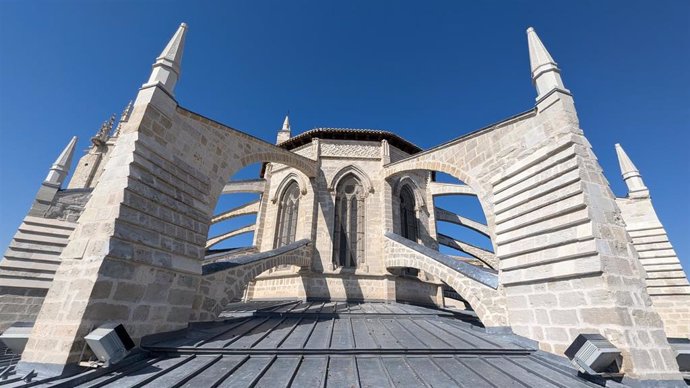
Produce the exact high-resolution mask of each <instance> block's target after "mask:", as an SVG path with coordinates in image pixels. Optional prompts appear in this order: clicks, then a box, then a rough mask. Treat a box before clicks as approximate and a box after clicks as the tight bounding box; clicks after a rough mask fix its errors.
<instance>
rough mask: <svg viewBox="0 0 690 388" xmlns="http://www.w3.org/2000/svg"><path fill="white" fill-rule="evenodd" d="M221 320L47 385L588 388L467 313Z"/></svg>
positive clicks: (320, 306)
mask: <svg viewBox="0 0 690 388" xmlns="http://www.w3.org/2000/svg"><path fill="white" fill-rule="evenodd" d="M222 318H225V319H224V320H222V321H217V322H207V323H199V324H191V325H190V327H189V328H188V329H186V330H180V331H176V332H171V333H167V334H163V335H155V336H149V337H145V338H144V339H143V340H142V347H143V348H144V349H145V350H146V351H147V352H148V353H138V354H134V355H131V356H130V357H128V358H127V359H125V360H123V361H122V362H120V363H118V364H116V365H114V366H112V367H109V368H104V369H92V370H89V371H87V372H82V373H80V374H77V375H73V376H69V377H65V378H61V379H57V380H52V381H50V384H63V385H64V386H70V387H74V386H93V385H97V386H108V387H110V386H112V387H121V386H144V385H145V386H152V387H153V386H155V387H172V386H175V387H182V386H184V387H211V386H213V387H216V386H219V387H250V386H262V387H289V386H293V387H357V386H360V387H415V388H416V387H420V386H443V387H451V386H452V387H454V386H462V387H472V388H481V387H497V386H498V387H507V386H527V387H540V388H541V387H565V386H567V387H596V385H594V384H592V383H589V382H587V381H585V380H582V379H580V378H578V377H577V376H576V371H575V370H574V369H573V368H572V367H571V366H570V365H569V364H568V362H567V361H565V360H564V359H563V358H561V357H557V356H553V355H546V354H545V353H543V352H540V351H537V350H535V349H534V348H532V347H530V346H529V343H527V344H526V343H522V344H521V343H520V342H519V341H518V340H517V339H519V337H517V336H511V335H497V334H489V333H487V332H486V331H485V330H483V329H482V328H481V327H480V326H478V325H476V324H473V323H472V317H463V316H462V315H459V314H457V313H454V312H451V311H448V310H438V309H432V308H424V307H418V306H412V305H405V304H397V303H390V304H385V303H361V304H359V303H345V302H300V301H292V302H290V301H272V302H253V303H248V304H247V303H239V304H234V305H231V306H230V309H229V310H227V311H225V312H224V314H222V315H221V319H222ZM460 318H469V321H467V320H463V319H460ZM47 382H48V381H46V383H47ZM63 385H60V386H63ZM39 386H41V385H39Z"/></svg>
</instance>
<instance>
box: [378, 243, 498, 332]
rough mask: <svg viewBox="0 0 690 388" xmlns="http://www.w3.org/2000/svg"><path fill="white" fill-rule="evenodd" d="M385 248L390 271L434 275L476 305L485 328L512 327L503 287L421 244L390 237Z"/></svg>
mask: <svg viewBox="0 0 690 388" xmlns="http://www.w3.org/2000/svg"><path fill="white" fill-rule="evenodd" d="M412 247H416V249H415V248H412ZM384 249H385V260H384V263H385V266H386V268H387V269H389V270H391V269H402V268H414V269H417V270H418V271H423V272H426V273H428V274H431V275H433V276H435V277H436V278H438V279H439V280H441V281H443V282H444V283H446V284H447V285H448V286H450V287H452V288H453V289H454V290H455V291H457V293H458V294H460V295H461V296H462V297H463V298H464V299H465V300H466V301H467V302H468V303H469V304H470V305H471V306H472V308H473V309H474V311H475V312H476V313H477V316H478V317H479V319H480V320H481V321H482V323H483V324H484V325H485V326H507V325H508V313H507V311H506V306H505V297H504V295H503V291H502V289H501V288H498V289H494V288H492V287H489V286H488V285H485V284H482V283H480V282H478V281H477V280H475V279H471V278H470V277H468V276H466V275H464V274H463V273H461V272H459V271H456V270H454V269H452V268H450V267H448V266H447V265H444V264H443V263H441V262H439V261H437V260H435V259H434V258H433V257H431V255H440V254H439V253H437V252H435V253H431V252H428V253H429V254H425V253H424V252H422V251H424V250H428V248H424V247H422V246H419V245H418V244H414V243H401V242H399V241H395V237H394V236H387V237H386V238H385V242H384ZM468 265H469V264H468ZM480 275H481V273H480Z"/></svg>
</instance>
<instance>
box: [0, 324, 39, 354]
mask: <svg viewBox="0 0 690 388" xmlns="http://www.w3.org/2000/svg"><path fill="white" fill-rule="evenodd" d="M33 328H34V323H33V322H15V323H13V324H12V326H10V327H8V328H7V329H6V330H5V331H4V332H3V333H2V335H0V340H2V342H3V343H4V344H5V346H7V347H8V348H10V350H12V352H13V353H14V354H22V352H23V351H24V348H25V347H26V343H27V342H28V341H29V335H31V330H33Z"/></svg>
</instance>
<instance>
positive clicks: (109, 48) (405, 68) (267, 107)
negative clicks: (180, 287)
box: [0, 0, 690, 269]
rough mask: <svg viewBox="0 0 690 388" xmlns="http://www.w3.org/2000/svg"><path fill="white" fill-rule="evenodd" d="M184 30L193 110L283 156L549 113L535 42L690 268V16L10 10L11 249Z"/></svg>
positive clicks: (660, 10) (308, 6) (1, 91)
mask: <svg viewBox="0 0 690 388" xmlns="http://www.w3.org/2000/svg"><path fill="white" fill-rule="evenodd" d="M182 21H185V22H187V23H188V24H189V33H188V36H187V44H186V48H185V54H184V59H183V64H182V76H181V80H180V82H179V84H178V86H177V89H176V95H177V98H178V101H179V102H180V104H181V105H183V106H184V107H186V108H189V109H191V110H193V111H196V112H199V113H201V114H204V115H206V116H208V117H211V118H214V119H216V120H218V121H220V122H223V123H226V124H228V125H230V126H233V127H235V128H238V129H241V130H244V131H246V132H248V133H251V134H253V135H256V136H259V137H262V138H264V139H266V140H268V141H274V139H275V131H276V130H277V129H278V128H279V127H280V124H281V122H282V119H283V115H284V114H285V112H286V111H287V110H290V112H291V118H292V123H293V131H295V132H302V131H304V130H307V129H310V128H312V127H318V126H331V127H354V128H377V129H387V130H391V131H394V132H396V133H398V134H400V135H401V136H403V137H405V138H407V139H409V140H411V141H412V142H414V143H416V144H418V145H420V146H421V147H423V148H428V147H431V146H434V145H436V144H438V143H441V142H443V141H445V140H448V139H451V138H455V137H457V136H460V135H462V134H464V133H467V132H470V131H472V130H475V129H478V128H481V127H483V126H485V125H487V124H490V123H493V122H496V121H499V120H502V119H503V118H505V117H507V116H510V115H513V114H515V113H518V112H522V111H524V110H527V109H530V108H532V107H533V104H534V97H535V95H536V92H535V90H534V88H533V87H532V85H531V82H530V72H529V59H528V52H527V42H526V36H525V29H526V28H527V27H528V26H534V27H535V28H536V30H537V32H538V33H539V35H540V36H541V38H542V40H543V41H544V43H545V44H546V46H547V48H548V49H549V50H550V52H551V54H552V55H553V56H554V58H555V59H556V61H557V62H558V63H559V65H560V67H561V69H562V75H563V79H564V81H565V84H566V86H567V87H568V88H569V89H570V90H571V91H572V92H573V93H574V95H575V102H576V106H577V109H578V113H579V116H580V120H581V126H582V128H583V129H584V131H585V133H586V135H587V137H588V138H589V140H590V142H591V143H592V145H593V147H594V151H595V153H596V155H597V156H598V158H599V161H600V163H601V165H602V167H603V168H604V171H605V174H606V176H607V178H608V179H609V181H610V183H611V186H612V188H613V190H614V192H615V193H616V194H617V195H623V194H624V193H625V190H624V184H623V182H622V179H621V178H620V175H619V170H618V165H617V161H616V156H615V151H614V148H613V144H614V143H616V142H620V143H622V145H623V146H624V148H625V149H626V151H627V152H628V154H629V155H630V157H631V158H632V159H633V161H634V162H635V163H636V165H637V167H638V168H639V169H640V171H641V172H642V176H643V178H644V180H645V182H646V183H647V185H648V186H649V187H650V189H651V192H652V197H653V200H654V204H655V206H656V208H657V211H658V213H659V216H660V217H661V220H662V221H663V222H664V224H665V226H666V229H667V230H668V232H669V234H670V236H671V241H672V243H673V244H674V245H675V248H676V250H677V251H678V254H679V256H680V257H681V260H682V261H683V262H684V266H685V268H686V269H687V268H690V241H689V240H690V239H689V238H688V237H690V234H689V233H688V230H689V227H690V221H689V218H690V204H689V202H688V201H687V199H688V198H690V183H689V178H690V156H689V153H688V150H687V147H688V146H690V141H689V140H690V135H689V134H688V132H689V131H690V75H689V70H688V63H690V2H688V1H685V0H677V1H645V2H640V1H578V2H565V1H552V0H551V1H534V0H532V1H504V2H498V1H488V2H479V1H472V2H470V1H463V2H460V1H447V2H442V1H438V2H426V3H424V4H422V2H414V3H413V2H403V1H347V2H345V1H339V2H335V1H332V2H317V1H310V2H307V1H241V2H240V1H235V2H222V3H221V2H217V3H215V2H208V1H197V2H188V3H175V2H169V1H144V2H133V1H131V2H130V1H99V2H92V1H78V2H70V1H60V2H58V1H51V2H37V1H7V0H5V1H2V2H0V162H1V163H0V250H2V249H4V248H5V247H6V246H7V244H8V243H9V240H10V239H11V236H12V234H13V233H14V231H15V229H16V227H17V226H18V225H19V223H20V221H21V219H22V217H23V216H24V215H25V214H26V211H27V210H28V208H29V206H30V204H31V201H32V200H33V197H34V195H35V193H36V190H37V189H38V187H39V184H40V182H41V180H42V179H43V178H44V176H45V174H46V172H47V170H48V168H49V166H50V164H51V163H52V161H53V160H54V159H55V157H56V156H57V154H58V153H59V152H60V150H61V149H62V147H64V145H65V144H66V143H67V141H68V140H69V138H70V136H72V135H78V136H79V138H80V141H79V147H78V148H79V151H80V152H79V156H81V151H82V150H83V149H85V148H86V147H87V145H88V143H89V138H90V137H91V136H92V135H93V134H94V133H95V132H96V130H97V129H98V127H99V126H100V124H101V122H102V121H104V120H105V119H107V118H108V116H109V115H110V114H112V113H118V114H119V112H120V111H121V110H122V108H123V106H124V105H125V104H126V103H127V101H129V100H130V99H132V98H134V96H135V95H136V92H137V89H138V87H139V86H140V85H141V84H142V83H143V82H145V81H146V79H147V78H148V74H149V72H150V66H151V64H152V62H153V60H154V58H155V57H156V56H157V55H158V54H159V53H160V51H161V49H162V48H163V47H164V45H165V43H166V42H167V40H168V39H169V38H170V37H171V35H172V34H173V32H174V31H175V29H176V28H177V26H178V25H179V23H180V22H182ZM250 170H251V171H245V175H249V174H250V173H251V172H254V171H255V170H256V168H254V169H253V170H252V169H250ZM227 205H228V203H224V202H222V203H221V204H220V205H219V206H227ZM444 206H445V204H444ZM459 206H460V207H462V206H464V205H459ZM468 206H470V205H468ZM238 222H240V221H238ZM240 242H241V241H240Z"/></svg>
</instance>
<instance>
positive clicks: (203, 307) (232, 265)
mask: <svg viewBox="0 0 690 388" xmlns="http://www.w3.org/2000/svg"><path fill="white" fill-rule="evenodd" d="M311 249H312V246H311V243H310V242H309V240H300V241H296V242H294V243H292V244H289V245H285V246H283V247H280V248H277V249H273V250H271V251H268V252H260V253H254V254H250V255H246V256H241V257H239V258H236V259H234V260H233V259H232V258H230V259H225V261H220V262H215V263H211V264H206V265H204V267H203V268H202V276H201V284H200V290H201V292H200V293H199V294H197V296H196V299H195V301H194V308H195V312H194V314H193V315H192V320H213V319H216V318H217V317H218V314H220V312H221V311H222V310H223V308H224V307H225V306H226V305H227V304H228V303H230V302H233V301H235V300H238V299H240V298H241V297H242V294H243V292H244V289H245V288H246V287H247V285H248V284H249V283H250V282H251V281H252V280H254V279H255V278H256V277H257V276H259V275H260V274H261V273H263V272H265V271H267V270H269V269H272V268H276V267H280V266H286V265H294V266H297V267H301V268H308V267H309V266H310V265H311Z"/></svg>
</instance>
